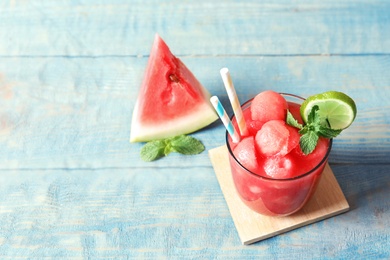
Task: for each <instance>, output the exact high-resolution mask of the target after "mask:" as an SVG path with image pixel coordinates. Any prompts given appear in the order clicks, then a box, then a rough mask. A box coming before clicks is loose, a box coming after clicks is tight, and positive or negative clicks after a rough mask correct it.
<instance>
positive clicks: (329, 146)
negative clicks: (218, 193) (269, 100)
mask: <svg viewBox="0 0 390 260" xmlns="http://www.w3.org/2000/svg"><path fill="white" fill-rule="evenodd" d="M279 94H281V95H283V96H290V97H294V98H298V99H301V100H305V99H304V98H303V97H300V96H298V95H294V94H289V93H279ZM252 100H253V98H251V99H249V100H247V101H246V102H245V103H243V104H242V105H241V107H243V106H245V105H247V104H248V103H250V102H252ZM233 118H234V113H233V114H232V115H231V116H230V120H232V119H233ZM225 139H226V146H227V148H228V151H229V154H230V155H231V157H232V158H233V159H234V161H235V162H236V163H237V164H238V165H239V166H240V167H242V168H243V169H244V170H245V171H247V172H248V173H249V174H251V175H253V176H254V177H256V178H260V179H265V180H269V181H292V180H297V179H300V178H303V177H305V176H308V175H310V174H311V173H313V172H315V171H316V170H317V169H318V168H320V167H321V165H323V164H324V163H325V161H326V160H327V159H328V157H329V154H330V151H331V149H332V144H333V138H330V139H329V145H328V149H327V151H326V154H325V155H324V158H322V159H321V161H320V162H319V163H318V164H317V165H316V166H315V167H313V168H312V169H311V170H310V171H308V172H305V173H302V174H300V175H298V176H295V177H292V178H283V179H276V178H271V177H266V176H261V175H259V174H256V173H254V172H252V171H251V170H249V169H248V168H246V167H245V166H244V165H242V164H241V163H240V162H239V161H238V160H237V158H236V156H234V153H233V151H232V148H231V147H230V143H229V132H228V131H227V130H226V133H225Z"/></svg>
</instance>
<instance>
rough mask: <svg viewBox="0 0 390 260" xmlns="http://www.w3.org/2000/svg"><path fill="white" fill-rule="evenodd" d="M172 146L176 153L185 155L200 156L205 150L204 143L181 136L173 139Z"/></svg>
mask: <svg viewBox="0 0 390 260" xmlns="http://www.w3.org/2000/svg"><path fill="white" fill-rule="evenodd" d="M171 146H172V148H173V149H174V150H175V151H176V152H178V153H181V154H185V155H193V154H199V153H201V152H203V151H204V149H205V147H204V145H203V144H202V142H200V141H199V140H197V139H195V138H193V137H191V136H187V135H181V136H178V137H177V138H174V139H172V140H171Z"/></svg>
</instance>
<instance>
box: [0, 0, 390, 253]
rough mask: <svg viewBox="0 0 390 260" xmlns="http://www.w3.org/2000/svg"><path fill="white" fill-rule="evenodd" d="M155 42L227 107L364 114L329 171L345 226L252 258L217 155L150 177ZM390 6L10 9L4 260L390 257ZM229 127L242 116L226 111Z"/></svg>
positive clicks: (259, 249)
mask: <svg viewBox="0 0 390 260" xmlns="http://www.w3.org/2000/svg"><path fill="white" fill-rule="evenodd" d="M155 33H159V34H160V35H161V37H162V38H163V39H164V40H165V41H166V42H167V44H168V45H169V46H170V48H171V50H172V52H173V53H174V54H175V55H177V56H178V57H179V58H181V59H182V61H183V62H184V63H185V64H186V65H187V66H188V67H189V68H190V69H191V71H192V72H193V73H194V74H195V75H196V76H197V78H198V79H199V80H200V81H201V82H202V84H203V85H204V86H205V87H206V88H207V89H208V90H209V92H210V93H212V94H213V95H218V96H219V97H220V98H221V100H222V102H224V103H225V104H228V99H227V95H226V92H225V90H224V87H223V84H222V80H221V77H220V75H219V70H220V69H221V68H222V67H228V68H229V70H230V72H231V74H232V77H233V79H234V83H235V86H236V89H237V92H238V95H239V99H240V100H242V101H244V100H246V99H249V98H251V97H253V96H254V95H255V94H256V93H258V92H260V91H262V90H265V89H273V90H275V91H280V92H290V93H295V94H297V95H301V96H304V97H307V96H309V95H311V94H314V93H319V92H322V91H326V90H330V89H336V90H340V91H343V92H345V93H348V94H349V95H350V96H351V97H353V98H354V100H355V101H356V103H357V107H358V116H357V118H356V121H355V122H354V124H353V126H351V127H350V128H349V129H348V130H346V131H344V132H343V133H342V134H341V136H339V137H338V138H337V139H336V140H335V142H334V147H333V150H332V153H331V156H330V166H331V167H332V169H333V171H334V174H335V176H336V178H337V180H338V181H339V184H340V186H341V188H342V190H343V192H344V194H345V196H346V199H347V201H348V202H349V204H350V206H351V210H350V211H349V212H347V213H344V214H342V215H339V216H337V217H333V218H330V219H327V220H324V221H320V222H317V223H314V224H312V225H309V226H305V227H302V228H300V229H296V230H294V231H291V232H288V233H285V234H282V235H279V236H276V237H273V238H270V239H267V240H264V241H262V242H259V243H255V244H252V245H249V246H243V245H241V242H240V239H239V237H238V234H237V231H236V229H235V226H234V224H233V221H232V218H231V215H230V213H229V210H228V207H227V204H226V201H225V199H224V197H223V194H222V192H221V189H220V187H219V184H218V181H217V179H216V176H215V173H214V170H213V168H212V165H211V162H210V159H209V157H208V154H207V151H208V150H210V149H212V148H215V147H219V146H221V145H223V144H224V127H223V125H222V124H221V122H220V121H217V122H216V123H214V124H213V125H211V126H210V127H208V128H205V129H203V130H201V131H199V132H196V133H194V134H193V136H194V137H196V138H198V139H200V140H201V141H202V142H203V143H204V144H205V146H206V151H205V152H203V153H202V154H200V155H197V156H182V155H179V154H172V155H170V156H168V157H166V158H163V159H161V160H158V161H155V162H151V163H146V162H143V161H142V160H141V159H140V156H139V151H140V148H141V147H142V145H143V144H142V143H136V144H130V143H129V141H128V140H129V135H130V124H131V117H132V110H133V107H134V104H135V100H136V98H137V94H138V89H139V86H140V84H141V81H142V77H143V72H144V69H145V66H146V63H147V60H148V55H149V51H150V48H151V45H152V42H153V38H154V35H155ZM389 71H390V1H379V0H362V1H352V0H346V1H332V0H328V1H320V0H314V1H313V0H299V1H286V0H274V1H254V0H253V1H245V2H244V1H219V2H213V1H204V0H198V1H196V2H195V1H193V2H190V1H180V0H176V1H159V0H154V1H152V0H150V1H141V0H132V1H124V0H111V1H103V0H85V1H76V0H73V1H5V0H2V1H0V183H1V189H0V258H1V259H7V258H8V259H15V258H32V259H39V258H52V259H58V258H72V259H73V258H86V259H96V258H101V259H133V258H142V259H156V258H162V259H197V258H202V259H251V258H253V259H259V258H264V259H306V258H308V259H313V258H314V259H327V258H337V259H374V258H379V259H388V258H390V253H389V248H390V242H389V239H390V238H389V233H390V228H389V227H390V209H389V206H390V203H389V195H390V173H389V166H390V157H389V156H390V130H389V129H390V116H389V112H388V111H389V110H390V105H389V101H390V76H389V75H390V74H389ZM228 112H229V113H230V112H231V111H228Z"/></svg>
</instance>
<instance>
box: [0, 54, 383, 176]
mask: <svg viewBox="0 0 390 260" xmlns="http://www.w3.org/2000/svg"><path fill="white" fill-rule="evenodd" d="M146 60H147V59H146V58H92V59H90V58H75V59H66V58H23V59H20V58H7V59H5V61H6V62H4V63H1V64H0V75H1V77H0V101H1V105H2V108H1V110H0V119H1V121H0V122H1V124H0V125H1V130H0V143H1V145H0V168H2V169H28V168H31V169H37V168H65V167H67V168H70V169H77V168H95V169H96V168H118V167H119V168H121V167H150V166H152V167H165V166H172V165H175V164H177V160H178V157H179V155H172V156H169V158H164V159H163V160H160V161H157V162H154V163H152V164H149V163H143V162H142V161H140V158H139V149H140V147H141V144H129V142H128V139H129V133H130V124H131V114H132V109H133V106H134V102H135V100H136V98H137V94H138V88H139V85H140V82H141V80H142V74H143V70H144V66H145V64H146ZM183 60H184V62H185V63H186V64H187V65H188V66H189V67H190V68H191V69H192V70H193V72H194V73H195V75H197V76H198V78H199V80H200V81H201V82H202V83H203V84H204V85H205V86H206V87H207V88H208V89H209V91H210V92H211V93H212V94H215V95H218V96H219V97H220V98H221V100H222V102H223V103H224V104H225V107H226V108H227V110H228V111H229V113H230V112H231V109H230V105H229V101H228V98H227V95H226V93H225V89H224V87H223V83H222V80H221V78H220V75H219V69H220V68H222V67H224V66H227V67H229V69H230V71H231V74H232V77H233V80H234V83H235V85H236V88H237V92H238V94H239V98H240V100H241V101H242V102H243V101H244V100H247V99H249V98H251V97H253V96H254V95H255V94H256V93H258V92H259V91H261V90H265V89H274V90H276V91H281V92H290V93H295V94H298V95H301V96H308V95H310V94H314V93H317V92H321V91H325V90H329V89H337V90H341V91H344V92H346V93H348V94H349V95H350V96H352V97H353V98H354V99H355V100H356V102H357V106H358V116H357V119H356V121H355V123H354V124H353V126H352V127H351V128H349V129H347V130H346V131H345V132H344V133H342V135H341V136H339V137H338V138H337V139H336V140H335V142H334V149H333V151H332V155H331V158H330V162H331V163H336V162H337V163H389V162H390V161H389V157H388V155H389V154H390V145H389V140H390V132H389V131H388V128H389V126H390V118H389V117H388V115H387V111H388V110H389V108H390V107H389V104H388V100H389V98H390V96H389V95H390V94H389V93H390V79H389V77H387V71H388V70H389V67H390V56H376V55H374V56H358V57H356V56H354V57H349V56H345V57H344V56H343V57H340V56H315V57H311V56H305V57H246V58H240V57H237V58H227V57H220V58H190V57H185V58H183ZM206 64H207V66H205V65H206ZM15 68H19V69H15ZM195 136H196V137H198V138H199V139H201V140H202V141H203V142H204V144H205V145H206V148H207V149H211V148H214V147H217V146H220V145H222V144H223V143H224V128H223V126H222V124H221V123H220V121H217V122H216V123H215V124H213V125H212V126H210V127H209V128H206V129H204V130H202V131H200V132H198V133H196V134H195ZM180 162H181V166H183V167H186V166H192V165H194V164H195V165H198V166H209V165H210V163H209V160H208V157H207V153H203V154H201V155H199V156H190V157H185V156H180Z"/></svg>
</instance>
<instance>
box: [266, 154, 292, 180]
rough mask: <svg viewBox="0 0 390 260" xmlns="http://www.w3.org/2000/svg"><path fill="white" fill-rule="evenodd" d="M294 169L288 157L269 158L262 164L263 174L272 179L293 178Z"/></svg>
mask: <svg viewBox="0 0 390 260" xmlns="http://www.w3.org/2000/svg"><path fill="white" fill-rule="evenodd" d="M294 168H295V167H294V163H293V161H292V159H291V158H290V156H288V155H287V156H274V157H269V158H267V159H266V160H265V162H264V171H265V173H266V174H267V175H268V176H269V177H271V178H273V179H287V178H292V177H294V173H295V169H294Z"/></svg>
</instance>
